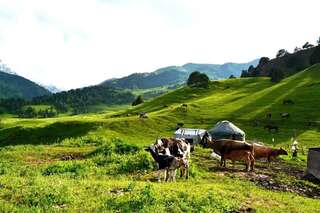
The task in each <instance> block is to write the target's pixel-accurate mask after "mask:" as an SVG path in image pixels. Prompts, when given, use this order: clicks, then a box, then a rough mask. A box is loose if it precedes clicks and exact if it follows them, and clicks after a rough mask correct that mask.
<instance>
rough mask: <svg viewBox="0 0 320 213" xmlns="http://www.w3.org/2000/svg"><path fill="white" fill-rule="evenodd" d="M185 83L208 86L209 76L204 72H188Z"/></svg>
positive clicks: (193, 85)
mask: <svg viewBox="0 0 320 213" xmlns="http://www.w3.org/2000/svg"><path fill="white" fill-rule="evenodd" d="M187 85H188V86H190V87H208V86H209V77H208V76H207V75H206V74H204V73H200V72H199V71H194V72H192V73H191V74H190V76H189V78H188V80H187Z"/></svg>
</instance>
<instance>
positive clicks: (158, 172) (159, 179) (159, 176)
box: [157, 170, 162, 183]
mask: <svg viewBox="0 0 320 213" xmlns="http://www.w3.org/2000/svg"><path fill="white" fill-rule="evenodd" d="M161 172H162V170H158V171H157V179H158V182H159V183H160V182H161Z"/></svg>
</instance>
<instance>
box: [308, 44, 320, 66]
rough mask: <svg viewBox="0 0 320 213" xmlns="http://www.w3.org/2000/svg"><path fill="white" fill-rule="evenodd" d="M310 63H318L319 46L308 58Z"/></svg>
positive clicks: (319, 58)
mask: <svg viewBox="0 0 320 213" xmlns="http://www.w3.org/2000/svg"><path fill="white" fill-rule="evenodd" d="M310 63H311V64H317V63H320V45H318V46H317V47H316V48H315V51H314V52H313V53H312V55H311V56H310Z"/></svg>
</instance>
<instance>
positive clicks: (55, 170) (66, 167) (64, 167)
mask: <svg viewBox="0 0 320 213" xmlns="http://www.w3.org/2000/svg"><path fill="white" fill-rule="evenodd" d="M88 166H89V165H85V163H84V162H73V161H71V162H59V163H56V164H52V165H49V166H48V167H47V168H46V169H45V170H44V172H43V175H46V176H48V175H55V174H69V175H71V176H85V175H86V174H87V173H88Z"/></svg>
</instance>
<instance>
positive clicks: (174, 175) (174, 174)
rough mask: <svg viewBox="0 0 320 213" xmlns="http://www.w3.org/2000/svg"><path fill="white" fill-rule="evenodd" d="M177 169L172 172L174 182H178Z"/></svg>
mask: <svg viewBox="0 0 320 213" xmlns="http://www.w3.org/2000/svg"><path fill="white" fill-rule="evenodd" d="M176 171H177V170H176V169H173V170H172V182H176Z"/></svg>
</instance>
